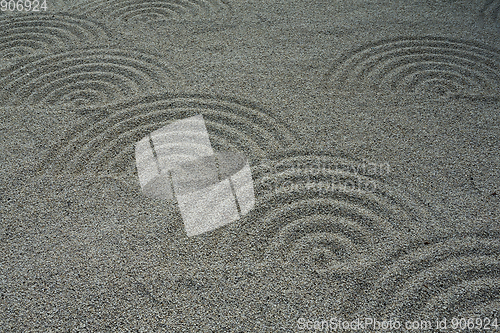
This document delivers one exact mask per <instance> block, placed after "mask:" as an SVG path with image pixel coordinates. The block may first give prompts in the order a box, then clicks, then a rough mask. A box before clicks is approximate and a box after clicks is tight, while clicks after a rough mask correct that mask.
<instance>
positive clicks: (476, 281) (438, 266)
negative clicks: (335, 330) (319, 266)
mask: <svg viewBox="0 0 500 333" xmlns="http://www.w3.org/2000/svg"><path fill="white" fill-rule="evenodd" d="M499 254H500V242H499V241H498V239H494V238H492V239H487V238H480V237H475V236H465V237H461V238H458V237H457V238H451V239H446V240H442V241H439V242H436V243H433V244H431V245H428V246H423V247H420V248H416V249H414V250H413V251H411V252H410V253H408V254H404V255H402V256H400V257H399V258H397V259H396V260H394V263H393V264H391V265H389V267H388V269H387V270H386V271H385V273H384V274H383V275H382V277H381V278H379V279H378V280H377V282H376V283H375V290H376V292H375V294H374V300H373V304H372V306H371V307H370V308H369V309H368V310H367V311H368V312H369V313H377V314H380V315H381V316H383V315H391V316H394V315H396V316H398V317H399V318H402V319H412V318H435V317H438V318H442V317H443V316H445V317H448V318H450V319H451V318H452V317H457V316H458V317H460V316H461V315H474V313H470V311H472V312H474V310H473V309H472V307H475V308H481V307H482V305H487V306H491V305H495V304H497V305H498V304H499V303H498V301H499V300H500V288H499V287H498V281H499V278H500V259H499V258H500V256H499ZM495 281H496V283H495ZM465 304H466V305H467V306H466V307H464V305H465ZM496 310H497V311H498V310H500V309H498V308H497V309H496ZM490 315H491V314H490Z"/></svg>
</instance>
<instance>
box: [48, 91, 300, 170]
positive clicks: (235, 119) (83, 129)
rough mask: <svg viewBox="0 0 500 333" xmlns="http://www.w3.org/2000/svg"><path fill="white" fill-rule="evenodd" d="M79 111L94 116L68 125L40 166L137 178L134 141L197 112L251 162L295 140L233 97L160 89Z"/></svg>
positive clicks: (216, 142)
mask: <svg viewBox="0 0 500 333" xmlns="http://www.w3.org/2000/svg"><path fill="white" fill-rule="evenodd" d="M79 112H81V113H84V114H87V115H91V116H93V118H92V119H93V122H91V123H84V124H82V125H80V126H77V127H75V128H73V129H72V130H70V131H69V132H68V133H67V135H66V137H65V138H64V139H63V140H62V141H61V142H60V143H59V144H57V145H56V146H54V147H53V149H52V152H51V153H50V154H49V156H48V158H47V160H46V161H45V162H44V163H43V165H42V166H41V170H40V171H42V172H47V171H48V172H51V173H56V174H61V173H63V174H69V175H77V174H82V173H91V174H101V173H104V174H113V175H118V176H123V177H127V178H133V179H137V172H136V169H135V160H134V144H135V143H136V142H137V141H139V140H141V139H142V138H143V137H144V136H146V135H148V134H149V133H151V132H152V131H155V130H156V129H159V128H161V127H163V126H165V125H166V124H168V123H170V122H173V121H175V120H178V119H183V118H187V117H190V116H194V115H198V114H202V115H203V117H204V119H205V124H206V126H207V129H208V132H209V135H210V140H211V142H212V145H213V146H214V148H215V149H217V148H220V149H233V150H236V151H240V152H242V153H243V154H244V155H245V156H246V157H247V158H248V159H249V160H250V161H251V163H253V164H255V163H257V161H259V160H260V159H262V158H265V156H266V155H267V154H268V153H269V152H271V151H274V150H276V149H280V148H284V147H286V146H289V145H292V144H294V141H295V139H294V137H293V135H292V134H291V133H290V132H289V131H288V130H287V127H285V126H284V125H282V124H280V123H279V122H278V121H276V120H275V119H273V118H272V117H271V116H269V115H267V113H266V111H265V110H264V109H263V108H261V107H260V106H258V105H255V104H252V103H249V102H244V101H239V100H236V99H231V98H222V97H212V96H203V95H173V94H161V95H152V96H148V97H143V98H139V99H133V100H129V101H128V102H124V103H120V104H112V105H106V106H104V107H95V108H86V109H80V110H79ZM46 169H47V170H46Z"/></svg>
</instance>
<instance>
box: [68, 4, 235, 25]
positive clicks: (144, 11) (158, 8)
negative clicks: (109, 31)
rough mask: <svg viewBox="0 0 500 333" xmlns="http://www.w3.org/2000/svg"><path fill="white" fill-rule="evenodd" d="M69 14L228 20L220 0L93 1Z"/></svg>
mask: <svg viewBox="0 0 500 333" xmlns="http://www.w3.org/2000/svg"><path fill="white" fill-rule="evenodd" d="M71 11H74V12H79V13H84V14H86V15H89V16H97V17H107V18H111V19H113V20H121V21H126V22H127V21H136V22H153V21H166V20H169V21H222V20H224V19H225V18H227V17H228V16H230V14H231V7H230V6H229V5H228V4H227V3H226V2H224V1H221V0H146V1H139V0H111V1H103V0H95V1H86V2H82V3H81V4H78V5H77V6H74V7H72V8H71Z"/></svg>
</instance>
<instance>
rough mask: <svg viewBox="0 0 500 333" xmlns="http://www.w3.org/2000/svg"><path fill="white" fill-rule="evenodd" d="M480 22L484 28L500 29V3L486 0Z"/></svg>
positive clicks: (494, 0) (480, 14)
mask: <svg viewBox="0 0 500 333" xmlns="http://www.w3.org/2000/svg"><path fill="white" fill-rule="evenodd" d="M479 21H480V23H481V25H482V26H483V27H486V26H492V27H496V28H497V29H500V1H498V0H486V1H485V3H484V6H483V8H481V11H480V13H479Z"/></svg>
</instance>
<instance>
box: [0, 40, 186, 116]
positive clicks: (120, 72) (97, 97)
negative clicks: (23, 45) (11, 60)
mask: <svg viewBox="0 0 500 333" xmlns="http://www.w3.org/2000/svg"><path fill="white" fill-rule="evenodd" d="M181 81H182V76H181V75H180V73H179V71H178V70H177V69H176V68H175V67H174V66H173V65H169V64H168V63H166V62H165V61H163V60H161V59H159V58H157V57H155V56H153V55H150V54H147V53H144V52H141V51H132V50H122V49H106V48H91V49H81V50H73V51H69V52H63V53H57V54H54V55H48V56H45V57H42V58H39V57H29V58H26V59H25V60H23V62H22V63H19V64H15V65H14V66H11V67H10V68H8V70H7V73H5V76H4V77H3V78H0V86H1V88H0V98H1V99H2V100H5V101H9V102H10V103H12V104H15V105H21V104H29V105H38V106H53V105H58V104H61V105H62V104H70V105H71V106H77V107H78V106H81V105H99V104H106V103H112V102H113V101H115V100H117V99H122V98H129V97H130V96H134V95H144V94H146V93H150V92H151V91H155V90H159V89H168V88H169V87H173V86H175V85H177V84H179V82H181Z"/></svg>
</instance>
